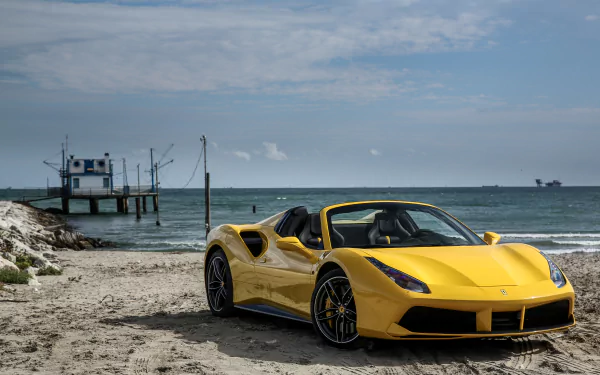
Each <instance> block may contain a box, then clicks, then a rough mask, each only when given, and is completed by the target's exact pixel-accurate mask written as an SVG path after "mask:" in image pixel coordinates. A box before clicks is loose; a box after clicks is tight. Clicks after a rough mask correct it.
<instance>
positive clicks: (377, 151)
mask: <svg viewBox="0 0 600 375" xmlns="http://www.w3.org/2000/svg"><path fill="white" fill-rule="evenodd" d="M369 153H370V154H371V155H373V156H381V152H380V151H379V150H376V149H374V148H372V149H370V150H369Z"/></svg>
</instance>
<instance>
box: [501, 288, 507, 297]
mask: <svg viewBox="0 0 600 375" xmlns="http://www.w3.org/2000/svg"><path fill="white" fill-rule="evenodd" d="M500 292H502V294H503V295H505V296H506V295H508V293H506V290H504V289H500Z"/></svg>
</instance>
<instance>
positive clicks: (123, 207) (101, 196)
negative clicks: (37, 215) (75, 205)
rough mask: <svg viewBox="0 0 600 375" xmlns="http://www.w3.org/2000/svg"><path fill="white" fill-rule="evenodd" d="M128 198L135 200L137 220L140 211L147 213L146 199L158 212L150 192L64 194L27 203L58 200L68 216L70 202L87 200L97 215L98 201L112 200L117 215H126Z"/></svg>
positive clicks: (152, 193) (93, 212) (154, 198)
mask: <svg viewBox="0 0 600 375" xmlns="http://www.w3.org/2000/svg"><path fill="white" fill-rule="evenodd" d="M129 198H134V199H135V205H136V214H137V216H138V218H139V217H140V214H141V212H142V211H143V212H144V213H146V212H148V209H147V207H148V205H147V202H146V200H147V199H148V198H150V199H151V200H152V208H153V211H154V212H156V211H158V192H152V191H140V192H129V193H127V194H125V193H122V192H118V191H115V192H108V193H97V192H90V193H89V194H76V195H73V194H71V195H68V194H65V195H55V196H48V197H44V198H37V199H32V200H29V201H30V202H31V201H35V200H41V199H60V200H61V202H62V211H63V213H64V214H69V213H70V211H71V210H70V202H71V201H72V200H88V201H89V207H90V214H97V213H99V212H100V201H101V200H107V199H114V200H115V207H116V211H117V212H119V213H123V214H128V213H129Z"/></svg>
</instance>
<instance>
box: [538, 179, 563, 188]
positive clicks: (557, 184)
mask: <svg viewBox="0 0 600 375" xmlns="http://www.w3.org/2000/svg"><path fill="white" fill-rule="evenodd" d="M535 183H536V184H537V187H544V186H546V187H561V186H562V182H560V181H559V180H553V181H549V182H546V183H544V182H543V181H542V179H541V178H537V179H536V180H535Z"/></svg>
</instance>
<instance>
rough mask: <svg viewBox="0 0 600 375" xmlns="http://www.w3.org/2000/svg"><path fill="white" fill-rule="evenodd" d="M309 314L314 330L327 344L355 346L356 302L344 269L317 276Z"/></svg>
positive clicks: (345, 346) (356, 333) (339, 346)
mask: <svg viewBox="0 0 600 375" xmlns="http://www.w3.org/2000/svg"><path fill="white" fill-rule="evenodd" d="M311 316H312V321H313V326H314V327H315V330H316V331H317V334H318V335H319V336H320V337H321V338H322V339H323V340H324V341H325V342H326V343H327V344H329V345H332V346H335V347H338V348H343V349H351V348H354V347H355V346H356V344H357V341H358V338H359V335H358V331H357V329H356V321H357V315H356V303H355V302H354V294H353V293H352V288H351V287H350V281H349V280H348V278H347V277H346V274H345V273H344V271H342V270H341V269H337V270H333V271H330V272H328V273H327V274H325V275H324V276H323V277H322V278H321V279H320V280H319V282H318V283H317V286H316V287H315V290H314V292H313V296H312V301H311Z"/></svg>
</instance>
